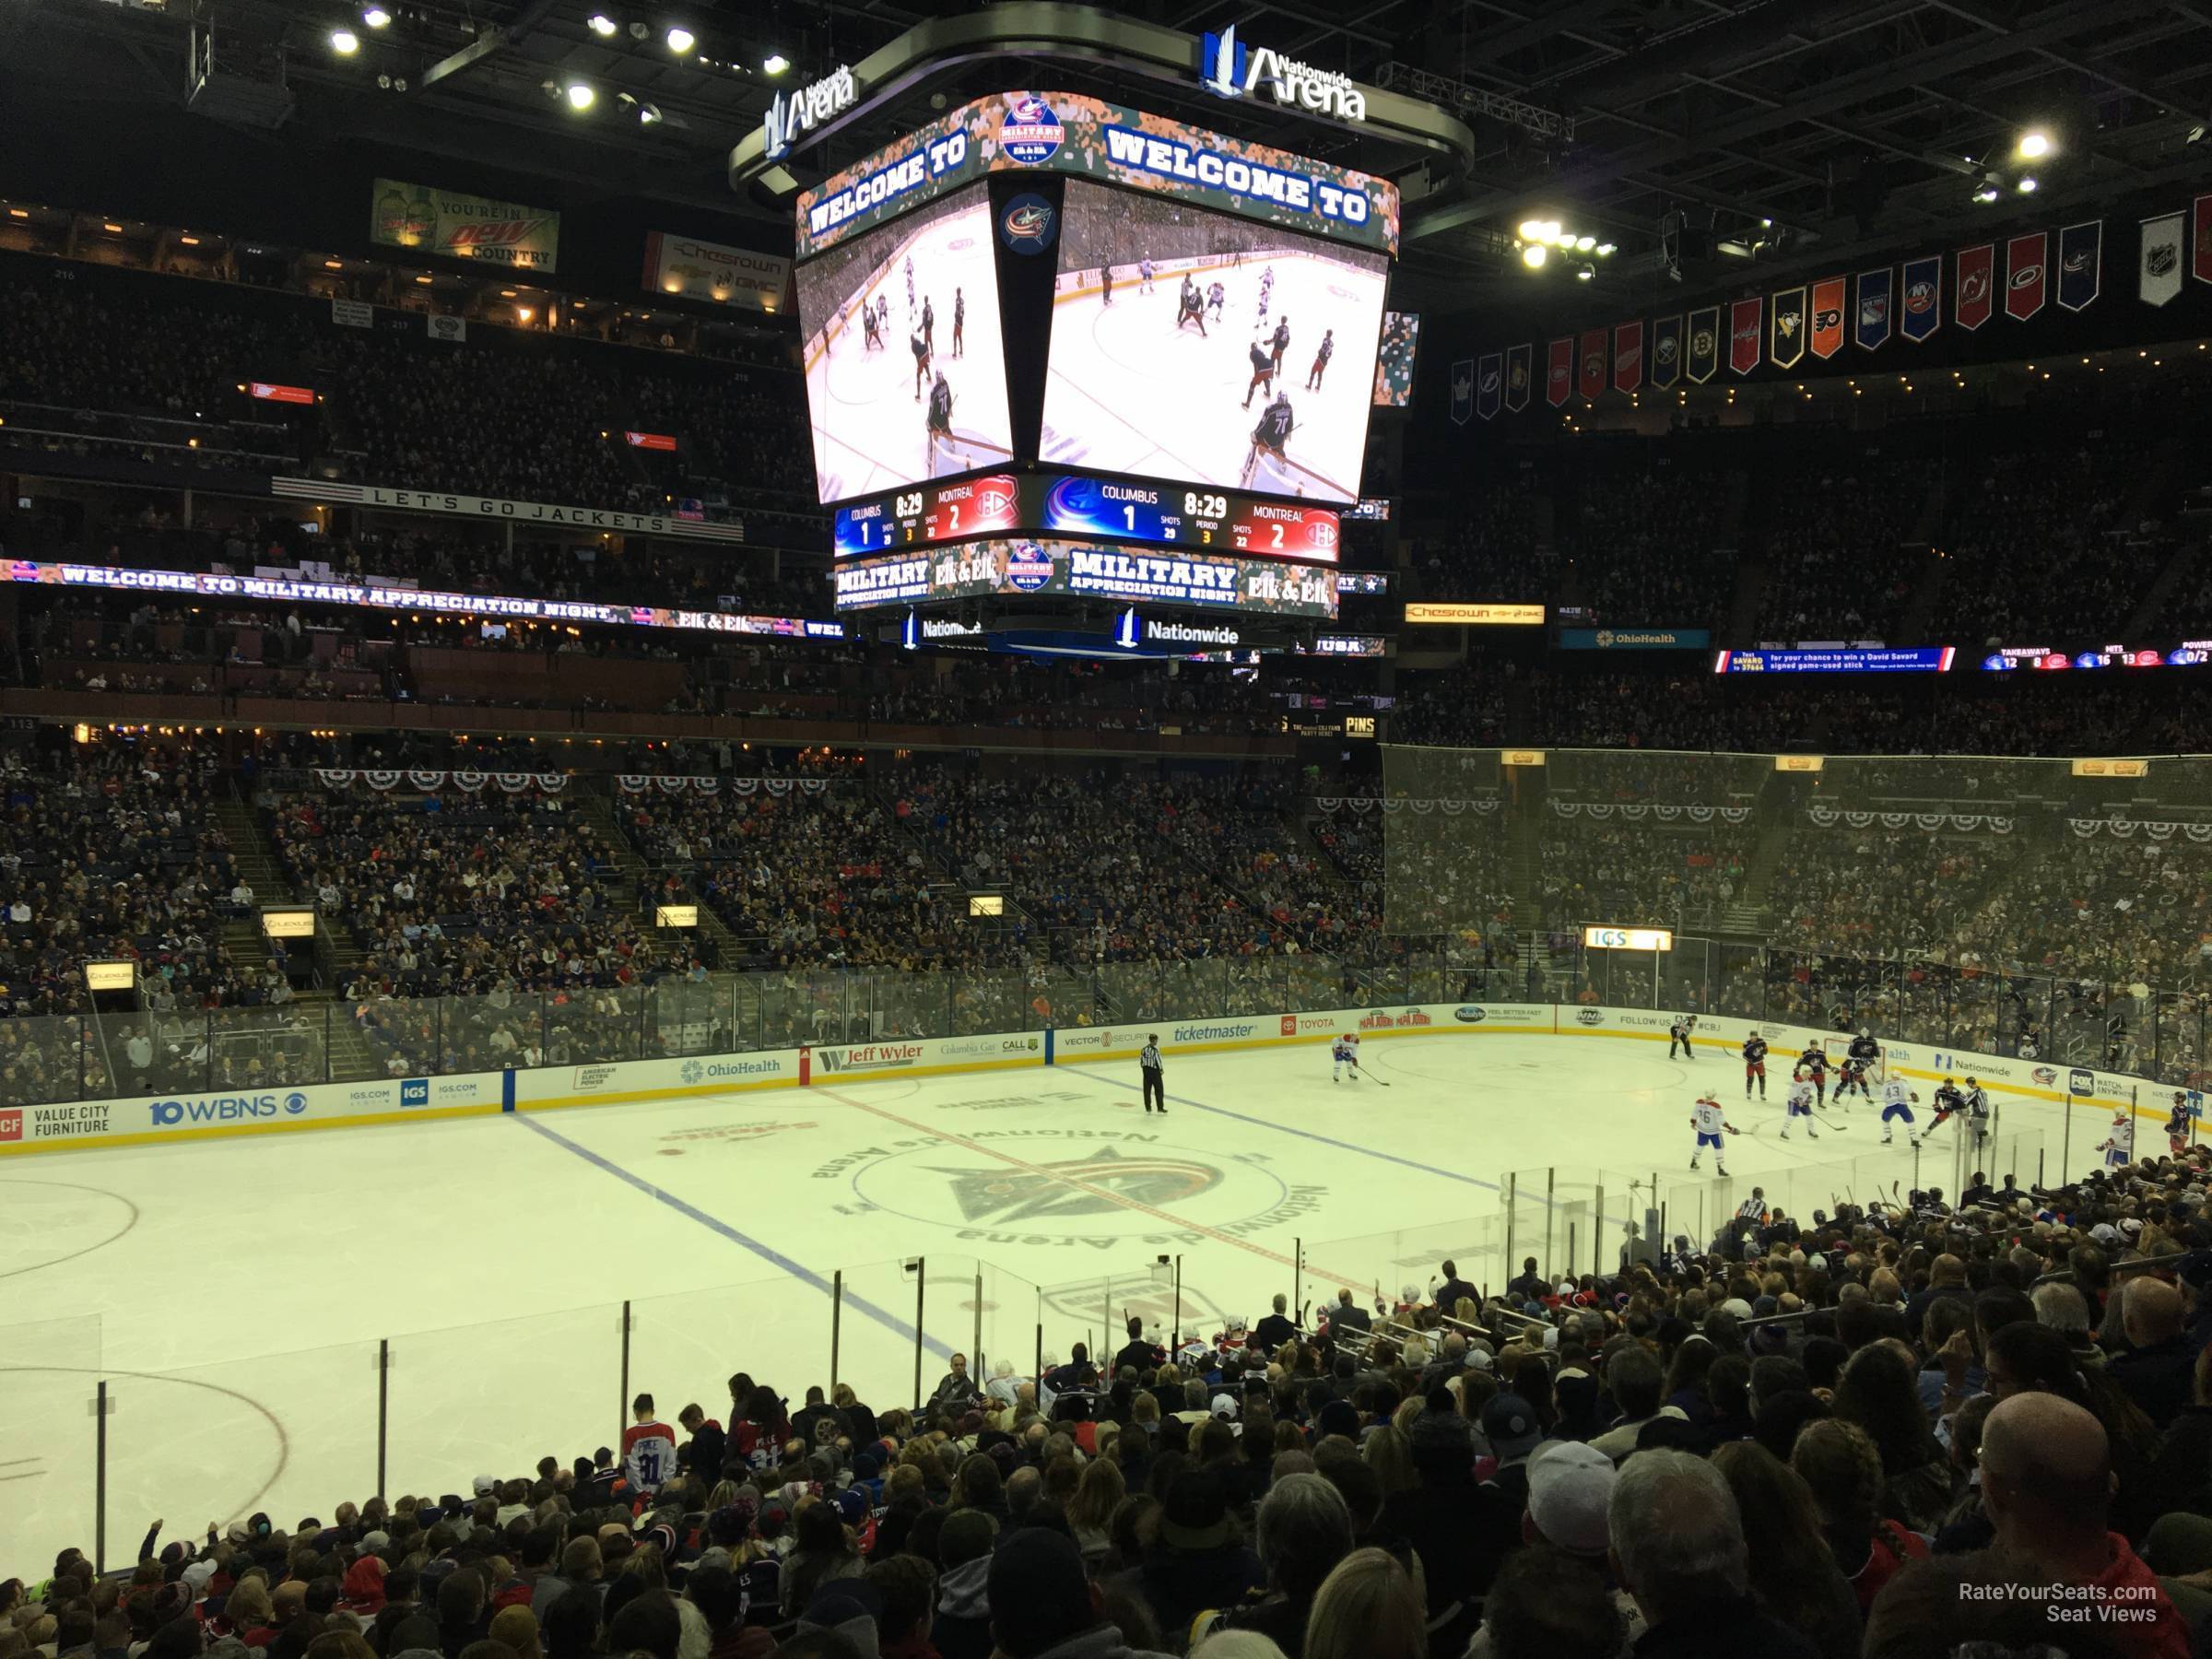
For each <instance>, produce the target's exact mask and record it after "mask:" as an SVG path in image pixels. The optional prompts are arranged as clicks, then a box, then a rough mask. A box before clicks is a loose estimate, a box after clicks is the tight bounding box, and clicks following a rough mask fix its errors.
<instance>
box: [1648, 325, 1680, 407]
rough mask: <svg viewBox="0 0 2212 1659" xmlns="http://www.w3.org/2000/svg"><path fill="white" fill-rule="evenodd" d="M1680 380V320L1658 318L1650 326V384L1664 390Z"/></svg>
mask: <svg viewBox="0 0 2212 1659" xmlns="http://www.w3.org/2000/svg"><path fill="white" fill-rule="evenodd" d="M1681 378H1682V319H1681V318H1679V317H1660V318H1657V319H1655V320H1654V321H1653V324H1652V384H1653V385H1654V386H1657V387H1659V388H1660V389H1661V390H1663V391H1664V390H1665V388H1666V387H1668V386H1671V385H1673V384H1674V383H1675V382H1677V381H1678V380H1680V379H1681Z"/></svg>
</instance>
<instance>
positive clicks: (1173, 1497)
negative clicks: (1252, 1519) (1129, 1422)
mask: <svg viewBox="0 0 2212 1659" xmlns="http://www.w3.org/2000/svg"><path fill="white" fill-rule="evenodd" d="M1124 1583H1125V1584H1126V1585H1127V1587H1128V1588H1130V1589H1132V1590H1134V1591H1135V1592H1136V1594H1139V1595H1141V1596H1143V1597H1144V1599H1145V1601H1146V1603H1147V1606H1150V1607H1151V1609H1152V1617H1153V1619H1154V1620H1155V1622H1157V1623H1158V1624H1159V1628H1160V1629H1161V1630H1189V1629H1190V1628H1191V1621H1192V1620H1193V1619H1194V1618H1197V1617H1198V1615H1199V1614H1201V1613H1204V1612H1206V1611H1207V1610H1208V1609H1209V1608H1214V1607H1235V1606H1242V1605H1243V1603H1244V1602H1245V1600H1246V1598H1247V1597H1249V1596H1252V1595H1254V1594H1257V1593H1258V1592H1260V1591H1261V1590H1263V1589H1264V1588H1265V1586H1266V1583H1267V1574H1266V1571H1265V1569H1263V1568H1262V1567H1261V1565H1260V1558H1259V1557H1258V1556H1256V1555H1254V1554H1253V1552H1252V1550H1251V1549H1250V1548H1249V1547H1247V1546H1246V1545H1245V1543H1244V1541H1243V1540H1242V1538H1241V1537H1240V1536H1239V1535H1238V1533H1237V1526H1236V1523H1235V1522H1234V1521H1232V1520H1231V1519H1230V1513H1229V1488H1228V1487H1227V1485H1226V1484H1225V1483H1224V1482H1223V1481H1222V1479H1221V1477H1220V1476H1219V1475H1218V1474H1216V1473H1215V1472H1214V1471H1213V1470H1211V1469H1186V1470H1184V1471H1183V1472H1182V1474H1180V1475H1178V1476H1176V1477H1175V1482H1174V1484H1173V1485H1172V1486H1171V1487H1170V1488H1168V1497H1167V1501H1166V1502H1165V1503H1164V1504H1162V1505H1161V1507H1160V1516H1159V1545H1158V1546H1157V1547H1155V1548H1154V1549H1153V1551H1152V1553H1151V1554H1150V1555H1149V1556H1147V1558H1146V1559H1145V1563H1144V1565H1143V1566H1141V1567H1138V1568H1136V1569H1135V1570H1134V1571H1131V1572H1129V1573H1128V1574H1126V1575H1125V1576H1124Z"/></svg>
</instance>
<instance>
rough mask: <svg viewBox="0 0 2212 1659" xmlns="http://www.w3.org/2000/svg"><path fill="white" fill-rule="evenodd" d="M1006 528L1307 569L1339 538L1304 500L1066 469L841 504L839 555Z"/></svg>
mask: <svg viewBox="0 0 2212 1659" xmlns="http://www.w3.org/2000/svg"><path fill="white" fill-rule="evenodd" d="M1009 531H1030V532H1033V533H1036V534H1039V535H1082V536H1099V537H1105V538H1108V539H1111V540H1114V541H1128V542H1142V543H1145V544H1147V545H1148V546H1153V547H1190V548H1201V549H1210V550H1211V551H1214V552H1218V553H1230V554H1236V553H1241V554H1248V555H1253V556H1255V557H1259V558H1263V559H1298V560H1300V561H1303V562H1306V563H1311V564H1335V562H1336V559H1337V553H1338V547H1339V544H1340V541H1341V527H1340V524H1339V519H1338V515H1337V514H1336V512H1335V511H1334V510H1333V509H1330V508H1327V507H1314V506H1309V505H1307V504H1306V503H1304V502H1294V501H1272V500H1261V499H1260V498H1258V497H1254V496H1248V495H1241V494H1238V493H1237V492H1235V491H1233V490H1221V489H1194V488H1182V487H1179V486H1176V485H1172V484H1147V483H1137V482H1135V481H1132V480H1127V479H1120V478H1090V477H1078V476H1077V475H1074V474H1070V473H1041V474H1034V475H1016V474H1013V473H994V474H991V475H988V476H986V477H977V478H967V479H963V480H961V481H960V482H959V483H955V484H937V485H923V486H920V487H918V488H913V489H907V490H900V491H898V492H896V493H894V494H890V495H885V496H878V497H877V498H875V499H874V500H865V501H855V502H853V504H852V505H850V506H846V507H841V508H839V509H838V510H837V517H836V551H837V557H838V558H840V559H854V558H858V557H860V556H862V555H864V554H869V553H885V552H891V551H895V550H897V549H900V548H903V547H932V546H935V545H938V544H940V543H945V542H954V541H964V540H967V539H969V538H971V537H973V536H977V535H999V534H1005V533H1006V532H1009Z"/></svg>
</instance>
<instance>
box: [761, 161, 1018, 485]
mask: <svg viewBox="0 0 2212 1659" xmlns="http://www.w3.org/2000/svg"><path fill="white" fill-rule="evenodd" d="M798 287H799V325H800V328H801V330H802V332H803V333H804V334H805V335H806V407H807V411H808V414H809V416H810V418H811V419H812V422H813V426H814V469H815V481H816V485H817V487H818V489H819V491H820V495H821V499H822V500H825V501H841V500H849V499H851V498H852V497H853V496H859V495H867V494H870V493H872V492H874V491H877V490H883V489H896V488H900V487H901V486H904V485H908V484H913V483H917V482H919V481H920V480H922V479H924V478H942V477H949V476H951V475H952V474H955V473H964V472H973V471H974V470H975V469H976V468H978V467H982V466H997V465H1002V464H1003V463H1004V462H1005V461H1006V458H1007V457H1008V456H1009V455H1010V454H1011V453H1013V448H1014V437H1013V421H1012V418H1011V417H1010V416H1009V415H1008V413H1007V410H1006V354H1005V350H1004V348H1003V347H1002V346H1001V345H1000V342H999V332H998V274H997V270H996V267H995V266H994V264H993V253H992V242H991V205H990V203H989V202H988V201H987V200H986V199H985V198H984V194H983V191H982V187H981V186H978V187H975V188H972V189H969V190H965V191H962V192H960V193H959V194H956V195H951V196H947V197H946V198H945V199H944V200H942V201H939V202H933V203H931V204H930V205H929V206H925V207H923V208H920V209H918V210H917V211H915V212H914V213H912V214H910V215H908V216H907V217H906V218H900V219H898V220H896V221H895V222H893V223H891V224H888V225H886V226H884V227H883V228H882V229H879V230H872V231H869V232H868V233H867V234H866V235H865V236H861V237H858V238H855V239H854V240H853V241H850V242H847V243H844V244H842V245H841V246H839V247H836V248H833V249H831V250H830V252H829V253H825V254H823V255H822V256H821V257H820V258H818V259H815V260H812V261H809V262H808V263H807V264H806V265H801V266H800V267H799V269H798Z"/></svg>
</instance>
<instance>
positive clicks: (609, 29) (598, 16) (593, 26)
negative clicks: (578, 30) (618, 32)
mask: <svg viewBox="0 0 2212 1659" xmlns="http://www.w3.org/2000/svg"><path fill="white" fill-rule="evenodd" d="M584 27H585V28H586V29H590V30H591V31H592V32H593V33H594V34H595V35H597V36H599V37H600V38H601V39H602V40H604V39H606V37H607V36H608V35H611V34H613V33H614V32H615V20H614V19H613V18H610V17H608V16H607V15H606V13H605V12H594V13H593V14H592V15H591V16H590V17H588V18H585V19H584Z"/></svg>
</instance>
